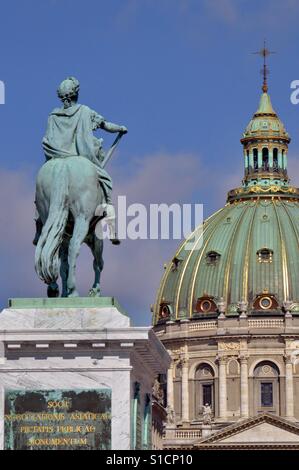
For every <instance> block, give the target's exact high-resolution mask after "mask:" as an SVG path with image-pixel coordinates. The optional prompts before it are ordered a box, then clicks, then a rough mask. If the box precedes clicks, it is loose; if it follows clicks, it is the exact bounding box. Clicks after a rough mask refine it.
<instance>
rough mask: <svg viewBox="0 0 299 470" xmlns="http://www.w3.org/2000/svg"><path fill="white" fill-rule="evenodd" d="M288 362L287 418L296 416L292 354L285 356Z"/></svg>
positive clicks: (286, 362)
mask: <svg viewBox="0 0 299 470" xmlns="http://www.w3.org/2000/svg"><path fill="white" fill-rule="evenodd" d="M285 364H286V366H285V367H286V418H294V385H293V364H292V360H291V356H290V355H286V356H285Z"/></svg>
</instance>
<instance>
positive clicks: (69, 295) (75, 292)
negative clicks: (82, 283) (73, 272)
mask: <svg viewBox="0 0 299 470" xmlns="http://www.w3.org/2000/svg"><path fill="white" fill-rule="evenodd" d="M68 297H79V292H77V291H76V290H73V291H72V292H69V293H68Z"/></svg>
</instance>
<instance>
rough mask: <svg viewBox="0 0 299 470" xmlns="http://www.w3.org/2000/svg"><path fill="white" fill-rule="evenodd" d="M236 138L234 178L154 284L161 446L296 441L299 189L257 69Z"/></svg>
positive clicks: (296, 443) (281, 127)
mask: <svg viewBox="0 0 299 470" xmlns="http://www.w3.org/2000/svg"><path fill="white" fill-rule="evenodd" d="M241 143H242V146H243V160H244V178H243V180H242V184H241V185H240V187H238V188H236V189H232V190H231V191H229V193H228V197H227V201H226V204H225V206H224V207H223V208H222V209H220V210H219V211H218V212H216V213H214V214H213V215H212V216H211V217H209V218H208V219H207V220H206V221H205V222H204V224H203V227H198V228H197V230H196V231H195V234H192V235H191V237H190V239H189V240H186V241H184V242H183V243H182V245H181V246H180V247H179V249H178V251H177V252H176V253H175V255H174V257H173V258H172V260H171V261H170V262H169V263H168V265H167V267H166V269H165V273H164V276H163V278H162V281H161V285H160V288H159V291H158V294H157V299H156V303H155V307H154V312H153V323H154V330H155V332H156V335H157V336H158V337H159V339H160V340H161V341H162V343H163V344H164V346H165V347H166V348H167V350H168V352H169V354H170V356H171V358H172V363H171V366H170V368H169V369H168V374H167V406H168V413H170V414H171V419H169V420H168V424H167V426H166V432H165V438H164V448H168V449H171V448H178V449H183V448H185V449H186V448H188V449H191V448H221V446H224V447H225V445H227V446H228V445H230V444H232V446H238V445H240V446H241V447H242V446H243V447H244V446H245V447H246V446H251V447H252V446H253V447H256V448H263V446H264V447H267V448H268V447H269V446H270V448H272V447H273V446H274V447H275V448H278V447H279V448H289V447H296V448H299V427H298V426H299V399H298V397H299V189H297V188H295V187H293V186H292V185H291V183H290V179H289V176H288V171H287V154H288V145H289V143H290V137H289V135H288V133H287V131H286V129H285V127H284V125H283V123H282V121H281V120H280V119H279V117H278V115H277V113H276V111H275V110H274V109H273V107H272V103H271V100H270V96H269V94H268V86H267V83H266V77H265V79H264V84H263V88H262V95H261V98H260V102H259V106H258V109H257V111H256V112H255V113H254V115H253V117H252V119H251V120H250V122H249V124H248V126H247V127H246V129H245V132H244V133H243V136H242V138H241ZM201 229H203V230H202V235H200V233H201ZM194 235H195V236H196V235H198V237H195V240H197V241H195V242H194V243H193V248H192V249H191V250H190V249H188V250H187V249H185V248H186V244H189V245H190V243H191V241H192V240H193V239H194ZM249 430H250V431H249ZM246 436H247V437H246ZM279 436H280V437H279ZM238 439H239V440H238ZM239 441H240V442H239ZM220 443H221V444H220ZM225 443H226V444H225ZM238 443H239V444H238ZM271 446H272V447H271Z"/></svg>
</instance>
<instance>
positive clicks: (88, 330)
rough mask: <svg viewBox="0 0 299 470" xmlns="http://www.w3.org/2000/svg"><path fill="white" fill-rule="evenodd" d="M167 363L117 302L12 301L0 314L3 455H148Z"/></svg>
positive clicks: (146, 332)
mask: <svg viewBox="0 0 299 470" xmlns="http://www.w3.org/2000/svg"><path fill="white" fill-rule="evenodd" d="M169 362H170V358H169V356H168V353H167V351H166V350H165V349H164V347H163V345H162V343H161V342H160V341H159V340H158V339H157V337H156V336H155V334H154V333H153V331H152V330H151V328H150V327H132V326H131V325H130V319H129V317H128V316H126V314H125V313H124V312H122V310H121V308H120V306H119V305H118V303H117V302H116V300H115V299H114V298H103V297H101V298H68V299H62V298H57V299H12V300H10V302H9V308H7V309H4V310H3V311H2V313H1V314H0V449H3V448H4V449H20V448H24V449H35V450H42V449H51V450H52V449H55V450H57V449H82V450H84V449H85V450H86V449H130V448H131V449H132V448H150V445H151V444H150V435H151V391H152V385H153V382H154V379H155V377H156V376H157V374H160V373H165V372H166V369H167V368H168V366H169Z"/></svg>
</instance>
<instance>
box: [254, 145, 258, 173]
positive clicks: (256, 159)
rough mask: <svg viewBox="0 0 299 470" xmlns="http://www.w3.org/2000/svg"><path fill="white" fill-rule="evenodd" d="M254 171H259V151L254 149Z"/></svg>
mask: <svg viewBox="0 0 299 470" xmlns="http://www.w3.org/2000/svg"><path fill="white" fill-rule="evenodd" d="M253 169H254V170H257V169H258V151H257V149H253Z"/></svg>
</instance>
